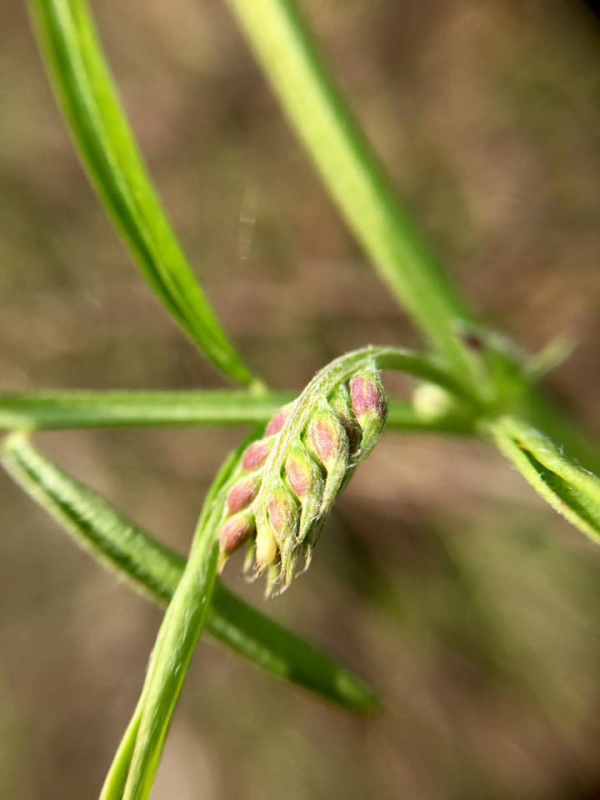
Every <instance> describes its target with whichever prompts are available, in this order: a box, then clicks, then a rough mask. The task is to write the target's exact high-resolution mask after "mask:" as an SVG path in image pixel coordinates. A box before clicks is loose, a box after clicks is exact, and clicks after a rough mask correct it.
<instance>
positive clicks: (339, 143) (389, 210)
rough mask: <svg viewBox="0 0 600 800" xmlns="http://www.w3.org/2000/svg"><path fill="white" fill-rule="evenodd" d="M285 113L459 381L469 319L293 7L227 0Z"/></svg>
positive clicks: (466, 364)
mask: <svg viewBox="0 0 600 800" xmlns="http://www.w3.org/2000/svg"><path fill="white" fill-rule="evenodd" d="M228 4H229V6H231V8H232V10H233V12H234V13H235V15H236V16H237V18H238V20H239V22H240V24H241V26H242V29H243V31H244V33H245V34H246V36H247V37H248V40H249V42H250V45H251V47H252V48H253V50H254V53H255V55H256V57H257V59H258V61H259V62H260V64H261V66H262V68H263V70H264V71H265V74H266V76H267V78H268V79H269V80H270V82H271V84H272V86H273V89H274V90H275V92H276V94H277V95H278V97H279V100H280V101H281V104H282V107H283V110H284V112H285V113H286V115H287V117H288V120H289V122H290V124H291V126H292V129H293V130H294V131H295V132H296V134H297V135H298V137H299V138H300V140H301V141H302V143H303V144H304V146H305V147H306V149H307V151H308V153H309V155H310V156H311V158H312V159H313V161H314V162H315V165H316V167H317V169H318V170H319V172H320V175H321V177H322V179H323V181H324V183H325V185H326V187H327V189H328V190H329V192H330V194H331V196H332V198H333V200H334V201H335V202H336V203H337V205H338V207H339V209H340V211H341V212H342V214H343V215H344V217H345V219H346V222H347V223H348V225H349V226H350V228H351V229H352V231H353V232H354V234H355V235H356V237H357V239H358V240H359V241H360V242H361V244H362V246H363V247H364V249H365V250H366V252H367V253H368V255H369V256H370V257H371V259H372V260H373V264H374V266H375V267H376V268H377V270H378V271H379V274H380V276H381V277H382V279H383V280H384V281H385V282H386V284H387V285H388V287H389V288H390V289H391V291H392V292H393V293H394V295H395V297H396V298H397V299H398V300H399V301H400V302H401V304H402V305H403V306H404V307H405V308H406V310H407V311H408V313H409V314H410V315H411V316H412V318H413V319H414V321H415V322H416V324H417V325H419V326H420V328H421V329H422V331H423V332H424V333H425V334H426V336H427V337H428V338H429V339H430V341H431V342H432V343H434V344H435V346H436V347H437V348H438V349H439V351H440V352H442V353H444V354H445V356H446V357H447V360H448V362H449V363H451V364H453V365H454V367H455V368H456V370H457V374H460V375H461V376H462V377H464V379H465V382H467V381H468V376H469V374H470V372H471V370H472V369H473V368H474V359H473V358H472V357H471V355H470V354H469V352H468V349H467V348H466V346H465V345H464V344H463V342H462V341H461V338H460V336H459V329H460V326H461V324H462V323H464V321H465V320H466V319H467V317H468V315H467V312H466V310H465V307H464V305H463V303H462V301H461V300H460V298H459V296H458V294H457V293H456V291H455V290H454V288H453V287H452V285H451V283H450V281H449V280H448V278H447V277H446V275H445V274H444V272H443V271H442V269H441V268H440V266H439V264H438V263H437V261H436V259H435V257H434V256H433V254H432V253H431V251H430V250H429V249H428V247H427V245H426V244H425V241H424V239H423V237H422V236H421V235H420V233H419V231H418V230H417V229H416V227H415V225H414V224H413V222H412V220H411V218H410V217H409V215H408V213H407V212H406V211H405V210H404V209H403V208H402V207H401V206H400V204H399V202H398V200H397V197H396V194H395V192H394V189H393V188H392V186H391V183H390V181H389V179H388V178H387V176H386V174H385V171H384V169H383V168H382V166H381V164H380V162H379V160H378V158H377V156H376V154H375V153H374V151H373V149H372V148H371V146H370V145H369V143H368V141H367V140H366V137H365V136H364V134H363V132H362V131H361V129H360V126H359V125H357V123H356V121H355V119H354V118H353V115H352V113H351V112H350V111H349V109H348V107H347V105H346V103H345V100H344V98H343V96H342V94H341V92H340V90H339V88H338V87H337V85H336V84H335V82H334V80H333V79H332V77H331V75H330V74H329V72H328V69H327V67H326V65H325V63H324V61H323V59H322V58H321V55H320V53H319V49H318V45H317V43H316V41H315V39H314V37H313V35H312V33H311V31H310V29H309V27H308V25H307V23H306V21H305V20H304V19H303V17H302V15H301V13H300V11H299V10H298V8H297V7H296V4H295V3H294V2H293V0H252V2H248V0H228Z"/></svg>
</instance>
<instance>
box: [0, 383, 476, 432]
mask: <svg viewBox="0 0 600 800" xmlns="http://www.w3.org/2000/svg"><path fill="white" fill-rule="evenodd" d="M296 396H297V395H296V394H294V393H293V392H268V393H267V392H265V393H264V394H255V393H253V392H246V391H229V392H227V391H205V392H82V391H77V392H70V391H68V392H42V393H38V394H14V393H11V394H9V393H0V430H2V429H4V430H23V429H25V430H33V429H39V430H52V429H53V430H59V429H70V428H119V427H125V426H127V427H142V426H149V425H246V424H266V423H267V422H268V421H269V420H270V419H271V417H272V416H273V415H274V414H275V412H276V411H277V410H278V409H279V408H281V406H283V405H285V404H286V403H289V402H291V401H292V400H294V399H295V397H296ZM387 425H388V428H393V429H396V430H403V431H407V432H408V431H412V432H416V433H468V432H469V431H470V430H471V427H472V426H471V424H470V423H469V420H468V418H465V416H464V415H463V416H461V415H459V414H456V413H448V414H440V415H438V417H436V418H435V419H428V418H426V417H424V416H423V415H422V414H419V413H418V412H417V411H416V410H415V408H414V406H413V404H412V403H410V402H405V401H401V400H390V402H389V414H388V423H387Z"/></svg>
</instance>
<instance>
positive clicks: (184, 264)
mask: <svg viewBox="0 0 600 800" xmlns="http://www.w3.org/2000/svg"><path fill="white" fill-rule="evenodd" d="M30 8H31V11H32V14H33V18H34V20H35V23H36V26H37V30H38V33H39V40H40V44H41V45H42V51H43V53H44V55H45V58H46V60H47V63H48V67H49V70H50V72H51V75H52V78H53V81H54V87H55V90H56V94H57V97H58V99H59V101H60V104H61V106H62V109H63V112H64V114H65V117H66V119H67V121H68V123H69V128H70V130H71V133H72V135H73V137H74V139H75V141H76V143H77V146H78V148H79V151H80V153H81V155H82V158H83V160H84V163H85V166H86V167H87V170H88V174H89V176H90V178H91V180H92V182H93V184H94V186H95V187H96V190H97V192H98V194H99V196H100V198H101V200H102V201H103V203H104V205H105V207H106V209H107V211H108V212H109V214H110V215H111V217H112V219H113V220H114V222H115V224H116V226H117V227H118V229H119V230H120V231H121V234H122V235H123V237H124V238H125V239H126V241H127V242H128V244H129V246H130V247H131V249H132V250H133V253H134V254H135V256H136V258H137V261H138V264H139V266H140V269H141V270H142V274H143V275H144V277H145V278H146V280H147V281H148V283H149V284H150V286H151V287H152V289H153V290H154V292H155V294H156V295H157V297H159V298H160V300H162V302H163V303H164V305H165V307H166V308H167V309H168V310H169V312H170V313H171V315H172V316H173V318H174V319H175V320H176V321H177V322H178V323H179V325H180V326H181V328H182V329H183V330H184V331H185V332H186V333H187V334H188V335H189V336H190V337H191V339H192V340H193V341H194V342H195V343H196V344H197V345H198V346H199V347H200V349H201V350H202V351H203V352H204V353H205V355H206V356H207V358H209V359H210V360H211V361H212V362H213V364H214V365H215V366H216V367H218V369H220V370H221V371H222V372H223V373H224V374H225V375H227V376H228V377H230V378H231V379H232V380H234V381H237V382H238V383H242V384H250V383H252V381H253V380H254V377H253V376H252V374H251V373H250V372H249V371H248V369H247V368H246V367H245V365H244V364H243V362H242V360H241V359H240V357H239V356H238V355H237V353H236V351H235V348H234V346H233V344H232V343H231V342H230V341H229V339H228V338H227V336H226V334H225V333H224V331H223V329H222V328H221V325H220V324H219V321H218V320H217V317H216V316H215V313H214V311H213V310H212V308H211V307H210V305H209V303H208V300H207V299H206V296H205V294H204V292H203V291H202V288H201V287H200V285H199V284H198V282H197V280H196V278H195V275H194V273H193V271H192V269H191V267H190V265H189V263H188V261H187V258H186V256H185V254H184V252H183V250H182V248H181V246H180V244H179V242H178V241H177V238H176V236H175V234H174V233H173V230H172V228H171V226H170V224H169V222H168V220H167V218H166V216H165V213H164V211H163V209H162V206H161V204H160V201H159V199H158V197H157V196H156V193H155V191H154V188H153V187H152V183H151V181H150V179H149V177H148V174H147V172H146V168H145V166H144V163H143V161H142V158H141V156H140V153H139V150H138V148H137V145H136V143H135V139H134V138H133V134H132V132H131V130H130V128H129V125H128V123H127V120H126V118H125V115H124V113H123V109H122V107H121V104H120V102H119V99H118V96H117V93H116V91H115V88H114V86H113V82H112V80H111V77H110V74H109V71H108V68H107V66H106V63H105V61H104V57H103V55H102V51H101V49H100V45H99V42H98V39H97V36H96V32H95V30H94V26H93V24H92V21H91V19H90V17H89V13H88V10H87V4H86V2H85V0H31V2H30Z"/></svg>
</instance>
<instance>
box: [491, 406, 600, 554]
mask: <svg viewBox="0 0 600 800" xmlns="http://www.w3.org/2000/svg"><path fill="white" fill-rule="evenodd" d="M488 427H489V429H490V431H491V433H492V435H493V437H494V439H495V440H496V443H497V445H498V447H499V448H500V450H501V451H502V452H503V453H504V455H505V456H506V457H507V458H508V459H510V461H512V463H513V464H514V465H515V466H516V467H517V469H518V470H519V472H520V473H521V474H522V475H523V477H524V478H525V479H526V480H527V481H529V483H530V484H531V485H532V486H533V487H534V489H536V491H537V492H538V493H539V494H540V495H541V496H542V497H543V498H544V499H545V500H546V501H547V502H548V503H550V505H551V506H552V507H553V508H554V509H555V510H556V511H558V513H559V514H562V515H563V516H564V517H565V518H566V519H567V520H568V521H569V522H570V523H571V524H572V525H575V527H576V528H579V530H580V531H582V532H583V533H585V534H586V536H588V537H589V538H590V539H592V540H593V541H595V542H596V543H599V544H600V479H599V478H598V477H597V476H596V475H594V474H593V473H592V472H588V470H586V469H584V468H583V467H581V466H580V465H579V464H577V463H576V462H575V461H573V460H572V459H570V458H569V457H568V456H567V455H566V454H565V453H563V451H562V448H560V447H559V446H558V445H556V444H555V443H554V442H553V441H552V440H551V439H549V438H548V437H547V436H545V435H544V434H543V433H540V431H538V430H536V429H535V428H533V427H531V426H530V425H529V424H527V423H526V422H522V421H521V420H518V419H516V418H514V417H501V418H500V419H499V420H496V421H494V422H492V423H490V424H489V426H488Z"/></svg>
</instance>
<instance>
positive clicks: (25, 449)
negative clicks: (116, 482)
mask: <svg viewBox="0 0 600 800" xmlns="http://www.w3.org/2000/svg"><path fill="white" fill-rule="evenodd" d="M2 463H3V466H4V467H5V468H6V469H7V471H8V472H9V474H10V475H11V476H12V477H13V478H14V480H15V481H16V482H17V483H18V484H19V485H20V486H21V488H22V489H23V490H24V491H26V492H27V493H28V494H29V495H30V496H31V497H32V498H33V499H34V500H35V501H36V502H37V503H38V504H39V505H40V506H41V507H42V508H44V510H45V511H47V513H48V514H49V515H50V516H51V517H53V519H55V520H56V521H57V522H58V524H59V525H60V526H61V527H62V528H63V529H65V530H66V532H67V533H68V534H69V535H70V536H71V537H72V538H73V539H74V541H75V542H76V543H77V544H78V545H79V546H80V547H81V548H83V549H84V550H86V551H87V552H89V553H90V554H91V555H92V556H93V557H94V558H95V559H96V560H97V561H98V562H99V563H101V564H103V565H104V566H105V567H106V568H108V569H109V570H111V571H112V572H115V573H116V574H117V575H118V576H119V577H120V578H124V579H125V580H127V582H128V583H129V584H130V585H131V586H132V587H133V588H134V589H135V590H137V591H138V592H140V593H142V594H144V595H145V596H146V597H148V598H149V599H151V600H152V601H153V602H155V603H157V604H158V605H160V606H163V607H165V606H167V604H168V603H169V602H170V600H171V598H172V596H173V593H174V591H175V589H176V588H177V585H178V583H179V580H180V578H181V575H182V573H183V569H184V567H185V559H184V558H183V557H182V556H180V555H178V554H177V553H175V552H173V551H172V550H171V549H170V548H168V547H166V546H165V545H163V544H161V543H160V542H157V541H156V540H155V539H153V538H152V537H151V536H149V535H148V534H147V533H145V532H144V531H143V530H141V529H140V528H139V527H137V526H136V525H135V524H134V523H132V522H131V521H130V520H129V519H127V518H126V517H125V516H124V515H123V514H121V513H120V512H119V511H117V510H116V509H115V508H114V507H113V506H112V505H110V504H109V503H108V502H107V501H106V500H105V499H104V498H103V497H102V496H101V495H99V494H98V493H97V492H95V491H94V490H93V489H91V488H89V487H88V486H86V485H85V484H83V483H81V482H80V481H78V480H76V479H75V478H73V477H72V476H71V475H69V474H68V473H67V472H65V470H63V469H62V468H60V467H58V466H57V465H56V464H55V463H53V462H52V461H51V460H50V459H48V458H46V457H45V456H44V455H42V454H41V453H40V452H39V451H38V450H36V449H35V448H34V447H33V446H32V445H31V444H30V442H29V441H28V440H27V438H25V437H24V436H22V435H19V434H16V435H13V436H11V437H9V439H8V441H7V442H6V444H5V448H4V452H3V455H2ZM207 628H208V630H209V632H210V633H211V634H212V635H213V636H214V637H216V638H217V639H218V640H219V641H221V642H222V643H223V644H225V645H226V646H227V647H230V648H231V649H232V650H234V651H235V652H237V653H238V654H239V655H241V656H243V657H244V658H246V659H249V660H250V661H252V662H253V663H254V664H256V665H257V666H259V667H260V668H262V669H264V670H265V671H267V672H269V673H271V674H272V675H275V676H276V677H279V678H282V679H283V680H287V681H290V682H292V683H295V684H296V685H298V686H301V687H303V688H305V689H308V690H311V691H313V692H315V693H317V694H319V695H320V696H321V697H323V698H325V699H327V700H329V701H331V702H333V703H336V704H338V705H341V706H343V707H345V708H347V709H349V710H352V711H358V712H366V711H369V710H372V709H373V708H374V707H376V706H377V705H378V700H377V696H376V694H375V692H374V691H373V690H372V689H370V688H369V687H367V686H366V685H365V684H364V683H363V682H362V681H361V680H360V679H359V678H357V677H356V676H355V675H353V674H352V673H351V672H349V671H348V670H346V669H345V668H344V667H342V666H341V665H339V664H338V663H337V662H335V661H334V660H333V659H331V658H329V657H328V656H326V655H324V654H322V653H321V652H319V651H318V650H317V649H316V648H314V647H313V646H312V645H310V644H308V643H307V642H305V641H303V640H302V639H300V638H299V637H298V636H296V635H295V634H293V633H291V632H289V631H287V630H286V629H285V628H283V627H281V626H280V625H279V624H278V623H276V622H274V621H272V620H271V619H269V618H268V617H266V616H264V615H263V614H261V613H260V612H259V611H257V610H256V609H254V608H252V607H250V606H248V605H247V604H246V603H244V602H243V601H242V600H240V599H239V598H237V597H236V596H235V595H234V594H232V593H231V592H230V591H228V590H227V589H226V588H225V587H224V586H223V584H222V583H220V582H218V583H217V586H216V588H215V593H214V595H213V601H212V605H211V607H210V609H209V613H208V620H207Z"/></svg>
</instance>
